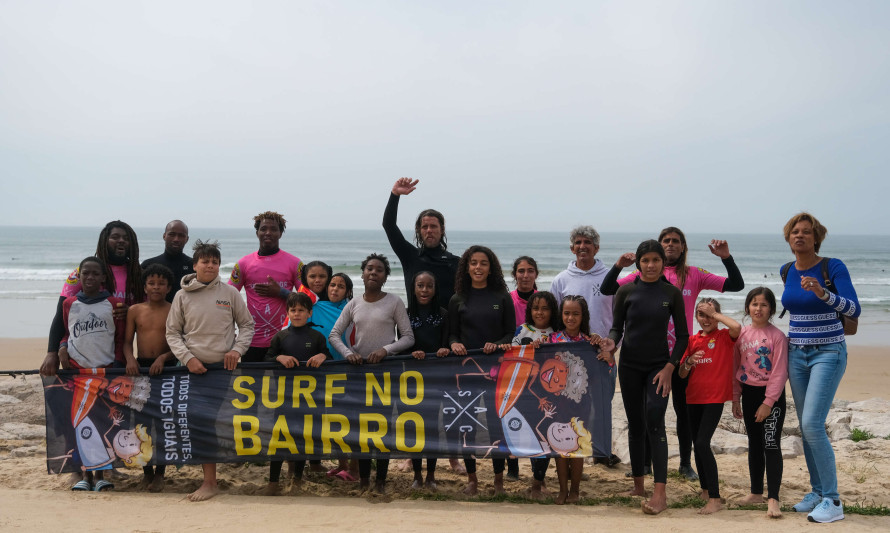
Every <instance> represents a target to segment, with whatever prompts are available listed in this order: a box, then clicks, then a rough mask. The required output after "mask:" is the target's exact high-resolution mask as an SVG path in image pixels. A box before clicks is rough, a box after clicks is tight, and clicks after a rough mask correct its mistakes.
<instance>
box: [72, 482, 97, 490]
mask: <svg viewBox="0 0 890 533" xmlns="http://www.w3.org/2000/svg"><path fill="white" fill-rule="evenodd" d="M71 490H76V491H91V490H93V487H91V486H90V482H89V481H87V480H85V479H81V480H80V481H78V482H77V483H75V484H74V485H73V486H72V487H71Z"/></svg>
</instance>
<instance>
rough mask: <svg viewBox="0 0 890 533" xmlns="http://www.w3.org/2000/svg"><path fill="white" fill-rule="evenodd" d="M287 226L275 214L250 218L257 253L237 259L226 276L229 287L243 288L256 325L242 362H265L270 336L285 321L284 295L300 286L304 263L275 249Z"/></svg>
mask: <svg viewBox="0 0 890 533" xmlns="http://www.w3.org/2000/svg"><path fill="white" fill-rule="evenodd" d="M286 223H287V221H286V220H285V219H284V217H283V216H281V215H280V214H278V213H276V212H274V211H266V212H265V213H260V214H259V215H257V216H255V217H253V227H254V229H255V230H256V236H257V239H259V241H260V247H259V250H257V251H256V252H253V253H252V254H248V255H245V256H244V257H242V258H241V259H239V260H238V262H237V263H235V267H234V268H233V269H232V275H231V277H229V285H231V286H233V287H235V288H236V289H238V290H241V288H242V287H244V292H245V293H246V294H247V309H248V311H250V316H251V317H253V321H254V322H255V324H256V326H255V328H256V329H255V330H254V335H253V341H251V343H250V349H249V350H247V353H245V354H244V355H243V356H242V357H241V360H242V361H243V362H247V363H255V362H261V361H263V360H264V358H265V356H266V352H267V351H268V350H269V345H270V344H271V342H272V337H274V336H275V334H276V333H278V332H279V331H280V330H281V324H283V323H284V322H285V320H286V319H287V305H286V302H287V296H288V294H290V292H291V290H293V289H295V288H299V287H300V271H301V270H302V268H303V262H302V261H300V258H299V257H296V256H293V255H291V254H289V253H287V252H285V251H284V250H281V249H279V248H278V242H279V241H280V240H281V235H282V234H283V233H284V228H285V224H286Z"/></svg>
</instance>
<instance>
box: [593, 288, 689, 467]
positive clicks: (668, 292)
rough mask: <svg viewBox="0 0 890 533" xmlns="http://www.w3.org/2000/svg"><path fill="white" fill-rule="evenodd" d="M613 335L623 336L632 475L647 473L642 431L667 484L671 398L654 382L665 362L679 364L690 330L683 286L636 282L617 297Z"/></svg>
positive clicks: (622, 373) (620, 374) (623, 393)
mask: <svg viewBox="0 0 890 533" xmlns="http://www.w3.org/2000/svg"><path fill="white" fill-rule="evenodd" d="M612 316H613V320H612V330H611V331H610V332H609V338H611V339H612V340H613V341H615V343H616V344H617V343H618V341H620V340H621V338H622V337H624V344H622V346H621V354H620V358H619V362H618V380H619V382H620V383H621V397H622V399H623V401H624V410H625V412H626V413H627V424H628V445H629V448H630V461H631V470H632V471H633V475H634V477H639V476H642V475H643V466H644V465H643V463H644V458H643V456H644V451H643V447H644V445H643V443H644V440H645V437H644V435H645V434H646V433H647V432H648V440H649V444H650V447H651V450H652V459H653V472H654V474H655V482H656V483H665V482H667V452H668V451H667V438H666V435H665V429H664V413H665V411H666V410H667V402H668V400H667V398H665V397H662V395H661V394H658V393H657V392H656V386H655V385H654V384H653V383H652V380H653V379H654V378H655V375H656V374H658V373H659V372H660V371H661V370H662V369H663V368H664V366H665V365H666V364H668V363H672V364H673V365H674V366H675V367H676V366H677V365H678V364H679V361H680V358H681V357H682V356H683V352H685V351H686V345H687V344H688V342H689V332H688V331H687V330H686V315H685V312H684V306H683V296H682V294H681V293H680V289H678V288H676V287H674V286H673V285H671V284H670V283H669V282H668V281H667V280H666V279H664V278H661V279H659V280H658V281H655V282H651V283H647V282H645V281H643V280H641V279H636V280H634V282H633V283H629V284H627V285H625V286H623V287H621V288H620V289H618V293H617V294H616V295H615V301H614V304H613V311H612ZM671 318H673V320H674V328H675V329H674V331H675V333H676V337H677V342H676V344H674V349H673V352H669V351H668V342H667V328H668V322H669V321H670V319H671Z"/></svg>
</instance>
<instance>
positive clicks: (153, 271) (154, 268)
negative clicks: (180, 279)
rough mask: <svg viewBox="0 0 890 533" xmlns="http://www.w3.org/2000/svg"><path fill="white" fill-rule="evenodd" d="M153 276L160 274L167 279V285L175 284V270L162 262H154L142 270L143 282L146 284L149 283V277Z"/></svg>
mask: <svg viewBox="0 0 890 533" xmlns="http://www.w3.org/2000/svg"><path fill="white" fill-rule="evenodd" d="M152 276H159V277H161V278H162V279H165V280H167V285H169V286H170V287H172V286H173V284H174V277H173V271H172V270H170V269H169V268H168V267H166V266H164V265H162V264H160V263H152V264H150V265H148V266H147V267H145V269H144V270H143V271H142V284H143V285H145V284H146V283H148V278H150V277H152Z"/></svg>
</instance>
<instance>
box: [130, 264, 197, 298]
mask: <svg viewBox="0 0 890 533" xmlns="http://www.w3.org/2000/svg"><path fill="white" fill-rule="evenodd" d="M154 264H158V265H164V266H165V267H167V268H169V269H170V270H171V271H172V272H173V290H172V291H170V292H169V293H167V301H168V302H170V303H173V297H174V296H176V293H177V292H179V290H180V289H182V285H181V282H182V277H183V276H185V275H186V274H194V273H195V267H194V263H193V261H192V258H191V257H190V256H188V255H186V254H184V253H182V252H179V255H173V254H168V253H167V252H166V251H165V252H164V253H162V254H161V255H159V256H157V257H152V258H150V259H146V260H145V261H143V262H142V270H145V267H147V266H148V265H154Z"/></svg>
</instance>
